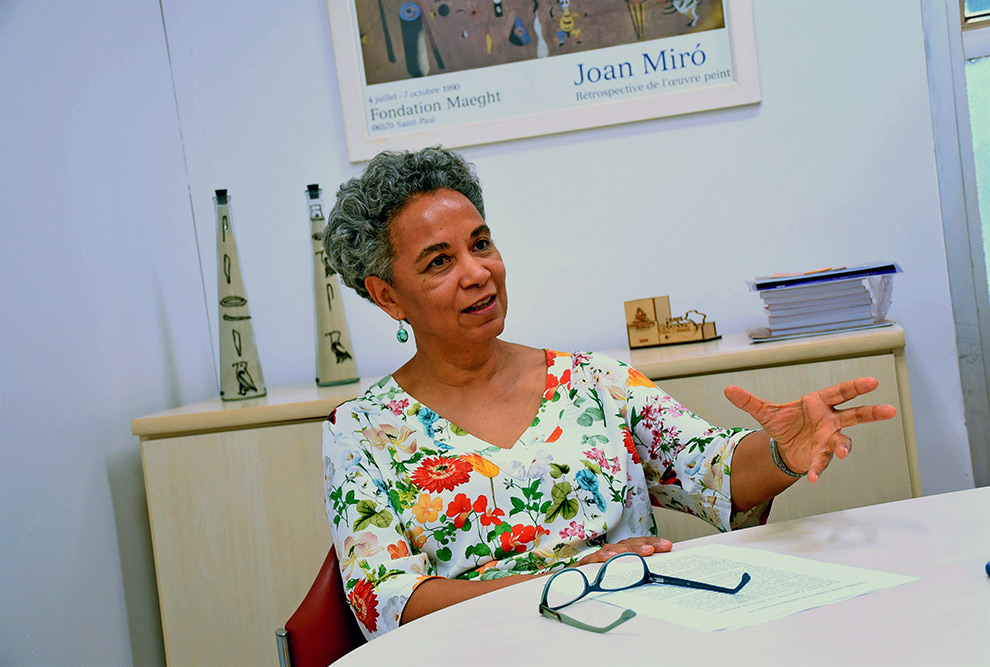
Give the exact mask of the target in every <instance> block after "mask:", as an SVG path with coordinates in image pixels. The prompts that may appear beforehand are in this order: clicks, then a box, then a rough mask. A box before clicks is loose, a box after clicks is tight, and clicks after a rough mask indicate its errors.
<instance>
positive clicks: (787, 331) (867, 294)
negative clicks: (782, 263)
mask: <svg viewBox="0 0 990 667" xmlns="http://www.w3.org/2000/svg"><path fill="white" fill-rule="evenodd" d="M899 272H900V267H898V266H897V264H894V263H892V262H887V263H880V264H864V265H862V266H854V267H840V268H831V267H830V268H827V269H820V270H818V271H810V272H808V273H794V274H779V275H774V276H766V277H763V278H757V279H756V280H755V281H753V282H751V283H750V286H751V288H752V289H754V290H756V291H758V292H759V293H760V297H761V298H762V299H763V303H764V308H765V310H766V311H767V315H768V316H769V322H768V326H767V327H766V328H762V327H761V328H759V329H753V330H750V332H749V334H750V337H751V338H752V339H753V340H754V341H764V340H779V339H781V338H792V337H797V336H810V335H816V334H822V333H829V332H833V331H843V330H847V329H862V328H866V327H873V326H884V325H886V324H889V322H887V321H885V320H884V317H885V316H886V313H887V307H888V306H889V305H890V276H891V275H893V274H894V273H899ZM871 279H872V281H873V282H872V283H871V284H870V286H868V284H867V283H868V281H870V280H871ZM871 287H872V289H871Z"/></svg>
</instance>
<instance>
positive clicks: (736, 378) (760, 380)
mask: <svg viewBox="0 0 990 667" xmlns="http://www.w3.org/2000/svg"><path fill="white" fill-rule="evenodd" d="M861 376H869V377H874V378H876V379H877V380H878V381H879V382H880V386H879V387H878V388H877V390H876V391H874V392H872V393H871V394H867V395H866V396H861V397H859V398H858V399H856V400H855V401H851V402H849V403H848V404H847V405H848V406H854V405H867V404H871V403H889V404H890V405H893V406H894V407H896V408H898V410H899V409H900V405H899V403H898V392H897V378H896V375H895V371H894V357H893V355H889V354H887V355H878V356H870V357H862V358H857V359H841V360H836V361H822V362H815V363H808V364H795V365H792V366H778V367H774V368H762V369H756V370H747V371H735V372H729V373H716V374H712V375H704V376H697V377H689V378H673V379H664V380H657V381H656V382H657V384H658V385H659V386H660V387H661V388H663V389H664V391H666V392H667V393H669V394H670V395H671V396H673V397H674V398H675V399H677V400H678V401H679V402H681V403H682V404H684V405H685V406H686V407H688V408H689V409H691V410H692V411H694V412H695V413H696V414H698V415H699V416H701V417H703V418H705V419H706V420H708V421H710V422H712V423H713V424H718V425H720V426H746V427H750V428H759V425H758V424H757V423H756V421H755V420H754V419H753V418H752V417H750V416H749V415H748V414H746V413H745V412H743V411H741V410H739V409H737V408H736V407H735V406H733V405H732V404H731V403H729V401H728V400H727V399H726V398H725V396H724V395H723V394H722V390H723V389H724V388H725V386H726V385H729V384H735V385H738V386H740V387H742V388H744V389H747V390H749V391H751V392H753V393H754V394H756V395H757V396H760V397H761V398H765V399H767V400H769V401H774V402H778V403H783V402H787V401H791V400H794V399H796V398H798V397H800V396H801V395H803V394H805V393H807V392H809V391H813V390H816V389H822V388H824V387H828V386H830V385H833V384H837V383H839V382H842V381H844V380H849V379H852V378H856V377H861ZM844 407H845V406H844ZM845 433H846V434H847V435H848V436H849V437H850V438H852V441H853V451H852V453H851V454H850V455H849V457H847V458H846V459H845V460H839V459H833V460H832V463H831V464H830V465H829V467H828V469H827V470H826V471H825V473H824V474H823V475H822V476H821V478H820V479H819V481H818V482H817V483H815V484H811V483H810V482H808V480H807V478H805V479H802V480H800V481H798V482H797V483H796V484H794V486H792V487H791V488H789V489H787V490H786V491H785V492H784V493H782V494H781V495H780V496H778V497H777V498H776V499H775V500H774V503H773V509H772V511H771V512H770V521H771V522H778V521H786V520H788V519H796V518H799V517H804V516H810V515H813V514H823V513H825V512H834V511H836V510H842V509H848V508H851V507H860V506H863V505H872V504H876V503H884V502H889V501H892V500H902V499H905V498H910V497H911V481H910V476H909V473H908V461H907V452H906V448H905V442H904V430H903V425H902V422H901V420H900V419H899V418H895V419H891V420H888V421H884V422H878V423H874V424H865V425H860V426H856V427H853V428H851V429H849V430H847V431H845ZM657 517H658V524H659V526H660V533H661V535H664V536H665V537H670V539H674V540H684V539H690V538H692V537H698V536H701V535H708V534H712V533H714V532H715V530H714V529H713V528H711V527H710V526H709V525H708V524H706V523H704V522H703V521H701V520H700V519H697V518H695V517H692V516H689V515H685V514H681V513H679V512H672V511H669V510H664V509H660V510H657Z"/></svg>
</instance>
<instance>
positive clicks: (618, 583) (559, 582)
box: [540, 552, 750, 632]
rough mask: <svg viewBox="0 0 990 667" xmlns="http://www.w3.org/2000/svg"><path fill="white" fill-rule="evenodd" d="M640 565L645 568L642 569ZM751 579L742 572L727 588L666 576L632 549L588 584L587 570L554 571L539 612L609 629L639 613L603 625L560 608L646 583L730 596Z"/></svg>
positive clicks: (596, 628) (593, 629) (592, 628)
mask: <svg viewBox="0 0 990 667" xmlns="http://www.w3.org/2000/svg"><path fill="white" fill-rule="evenodd" d="M612 563H618V564H620V565H621V566H622V567H621V568H620V567H613V568H612V570H613V576H612V577H611V578H610V579H609V580H608V581H605V575H606V573H607V572H608V569H609V566H610V565H612ZM626 568H629V571H625V569H626ZM639 568H642V569H641V570H640V569H639ZM618 570H622V571H623V572H621V573H620V572H618ZM749 580H750V576H749V574H748V573H746V572H743V575H742V577H741V578H740V579H739V583H738V584H736V586H735V587H734V588H726V587H724V586H716V585H714V584H706V583H704V582H702V581H691V580H690V579H680V578H678V577H668V576H666V575H662V574H656V573H654V572H650V568H649V567H648V566H647V565H646V559H645V558H643V557H642V556H640V555H639V554H637V553H632V552H628V553H621V554H617V555H615V556H612V557H611V558H609V559H608V560H607V561H605V564H604V565H602V567H601V569H599V570H598V574H597V575H596V576H595V580H594V582H592V583H588V578H587V577H586V576H584V572H582V571H581V570H578V569H577V568H568V569H565V570H561V571H560V572H557V573H555V574H553V575H552V576H551V577H550V578H549V579H547V583H546V585H544V586H543V598H542V599H541V600H540V614H542V615H543V616H546V617H547V618H552V619H554V620H557V621H560V622H561V623H566V624H567V625H573V626H574V627H576V628H581V629H582V630H588V631H590V632H608V631H609V630H611V629H612V628H615V627H617V626H619V625H622V624H623V623H625V622H626V621H628V620H629V619H630V618H632V617H633V616H635V615H636V612H635V611H633V610H632V609H626V610H625V611H624V612H622V615H621V616H619V618H618V619H616V620H615V621H614V622H612V623H610V624H609V625H606V626H604V627H599V626H597V625H589V624H587V623H583V622H581V621H579V620H577V619H576V618H572V617H571V616H568V615H567V614H562V613H560V611H558V610H560V609H562V608H564V607H566V606H568V605H571V604H574V603H575V602H577V601H578V600H580V599H581V598H583V597H585V596H586V595H588V593H594V592H604V593H611V592H615V591H624V590H626V589H629V588H635V587H636V586H643V585H645V584H667V585H669V586H682V587H684V588H697V589H699V590H703V591H714V592H715V593H727V594H729V595H734V594H735V593H738V592H739V591H741V590H742V588H743V586H745V585H746V584H748V583H749Z"/></svg>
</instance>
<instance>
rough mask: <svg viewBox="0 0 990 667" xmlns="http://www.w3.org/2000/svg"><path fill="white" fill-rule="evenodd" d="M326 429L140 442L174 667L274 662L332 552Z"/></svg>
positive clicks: (298, 427) (310, 426) (296, 427)
mask: <svg viewBox="0 0 990 667" xmlns="http://www.w3.org/2000/svg"><path fill="white" fill-rule="evenodd" d="M320 427H321V424H320V423H319V422H310V423H303V424H293V425H286V426H274V427H267V428H257V429H244V430H239V431H230V432H224V433H211V434H205V435H195V436H188V437H180V438H165V439H161V440H149V441H145V442H144V443H143V444H142V455H143V459H144V472H145V484H146V487H147V495H148V511H149V514H150V519H151V532H152V540H153V543H154V550H155V568H156V572H157V577H158V591H159V598H160V604H161V610H162V626H163V629H164V633H165V651H166V656H167V658H168V662H169V663H170V664H172V665H257V664H272V663H274V662H275V661H276V660H277V657H276V656H277V653H276V650H275V630H276V628H279V627H282V626H283V625H284V623H285V621H286V620H287V619H288V617H289V616H290V615H291V614H292V612H294V611H295V609H296V607H297V606H298V605H299V603H300V602H301V601H302V599H303V597H304V596H305V595H306V592H307V591H308V590H309V587H310V585H311V584H312V583H313V580H314V579H315V578H316V574H317V572H319V569H320V566H321V565H322V564H323V559H324V558H325V557H326V554H327V551H328V550H329V548H330V545H331V543H332V538H331V535H330V527H329V525H328V523H327V518H326V514H325V510H324V506H323V502H322V498H323V466H322V463H321V453H320Z"/></svg>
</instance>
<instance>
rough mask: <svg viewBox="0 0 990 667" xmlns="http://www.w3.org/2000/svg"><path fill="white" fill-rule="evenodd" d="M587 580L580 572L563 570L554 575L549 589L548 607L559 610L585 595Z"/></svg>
mask: <svg viewBox="0 0 990 667" xmlns="http://www.w3.org/2000/svg"><path fill="white" fill-rule="evenodd" d="M586 583H587V579H585V578H584V575H583V574H581V572H580V571H578V570H562V571H560V572H558V573H557V574H555V575H554V577H553V581H551V582H550V583H549V586H548V588H547V606H548V607H550V608H551V609H559V608H560V607H564V606H566V605H569V604H571V603H572V602H574V601H575V600H577V599H579V598H580V597H581V596H582V595H584V591H585V587H586Z"/></svg>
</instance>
